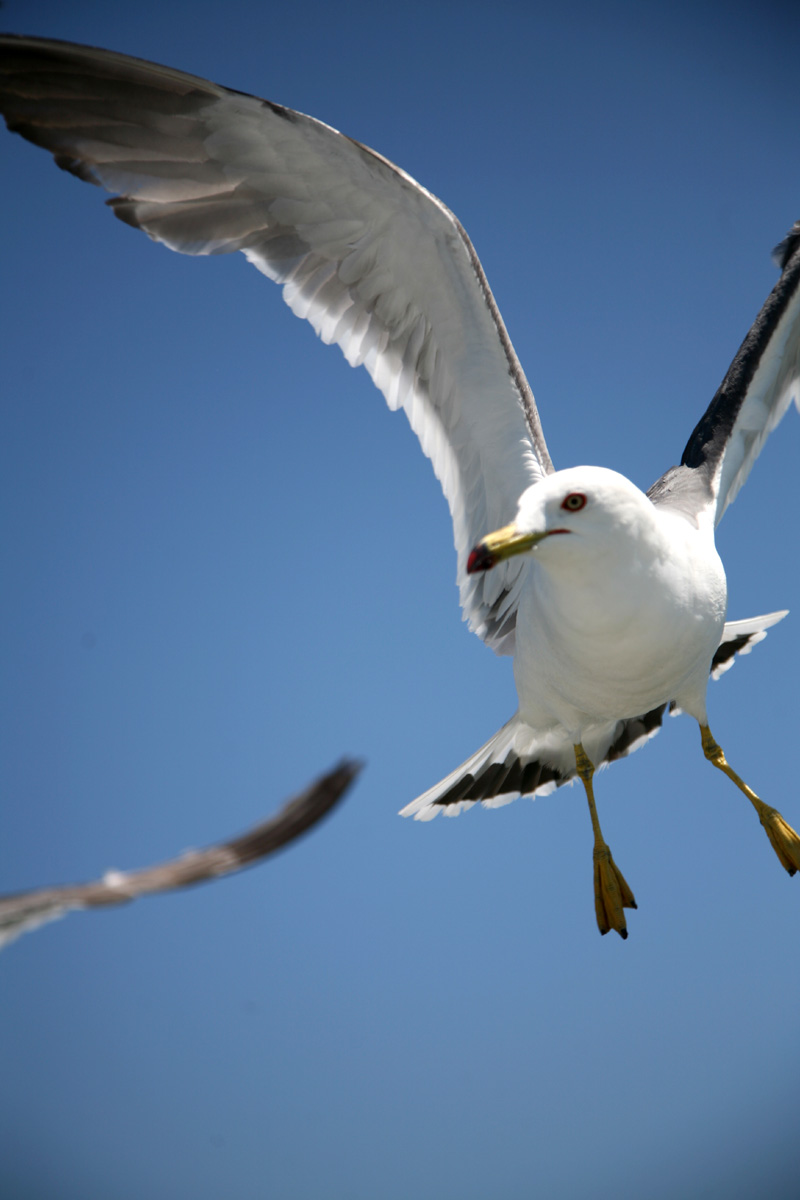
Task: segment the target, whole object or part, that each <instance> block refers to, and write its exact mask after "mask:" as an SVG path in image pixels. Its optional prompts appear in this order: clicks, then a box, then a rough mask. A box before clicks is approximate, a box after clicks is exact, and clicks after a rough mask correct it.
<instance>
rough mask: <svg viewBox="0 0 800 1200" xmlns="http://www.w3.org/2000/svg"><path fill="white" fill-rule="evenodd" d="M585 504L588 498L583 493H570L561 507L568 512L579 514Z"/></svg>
mask: <svg viewBox="0 0 800 1200" xmlns="http://www.w3.org/2000/svg"><path fill="white" fill-rule="evenodd" d="M585 503H586V497H585V496H584V494H583V492H570V494H569V495H568V496H565V497H564V499H563V500H562V501H561V507H562V508H565V509H566V510H567V512H579V511H580V510H581V509H582V508H583V506H584V504H585Z"/></svg>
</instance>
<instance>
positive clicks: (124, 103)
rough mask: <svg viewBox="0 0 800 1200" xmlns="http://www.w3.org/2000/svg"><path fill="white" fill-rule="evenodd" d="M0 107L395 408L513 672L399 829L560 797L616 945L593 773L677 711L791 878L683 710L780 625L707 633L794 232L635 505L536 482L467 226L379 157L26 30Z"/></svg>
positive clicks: (563, 481) (787, 841)
mask: <svg viewBox="0 0 800 1200" xmlns="http://www.w3.org/2000/svg"><path fill="white" fill-rule="evenodd" d="M0 109H1V110H2V112H3V115H4V117H5V120H6V123H7V125H8V128H9V129H10V130H11V131H12V132H15V133H18V134H21V135H22V136H23V137H25V138H27V139H28V140H29V141H31V142H33V143H35V144H36V145H38V146H42V147H44V148H45V149H46V150H48V151H49V152H50V153H51V154H52V155H53V157H54V159H55V162H56V163H57V165H58V166H59V167H61V168H63V169H64V170H66V171H69V172H71V173H72V174H73V175H76V176H77V177H78V178H79V179H82V180H84V181H85V182H87V183H92V184H95V185H99V186H100V187H103V188H105V189H106V190H107V191H108V192H110V193H112V198H111V199H109V200H108V201H107V203H108V205H109V206H110V207H111V210H112V212H113V213H114V215H115V216H116V217H118V218H119V219H120V220H121V221H124V222H126V223H127V224H128V225H131V226H133V227H134V228H136V229H141V230H144V232H145V233H147V234H148V235H149V236H150V237H151V238H152V239H153V240H155V241H157V242H162V243H163V244H164V245H166V246H167V247H169V248H170V249H171V250H176V251H178V252H180V253H182V254H194V255H205V254H227V253H230V252H231V251H234V250H241V251H242V253H243V254H244V255H245V257H246V258H247V259H248V260H249V261H250V262H251V263H252V264H253V265H254V266H255V267H257V268H258V270H259V271H261V272H262V273H263V274H264V275H266V276H267V277H268V278H269V279H272V280H274V281H275V282H276V283H279V284H280V285H281V286H282V288H283V297H284V299H285V301H286V302H287V304H288V305H289V307H290V308H291V309H292V311H293V312H295V313H296V314H297V315H298V316H300V317H304V318H306V319H307V320H308V321H310V322H311V324H312V326H313V327H314V329H315V330H316V332H317V333H318V335H319V336H320V337H321V338H322V340H323V341H324V342H326V343H331V342H335V343H336V344H338V345H339V346H340V348H341V349H342V351H343V353H344V355H345V357H346V359H347V361H348V362H349V363H350V364H351V365H353V366H359V365H363V366H364V367H366V369H367V371H368V372H369V374H370V375H371V377H372V379H373V381H374V383H375V384H376V386H377V387H378V388H379V389H380V391H381V392H383V395H384V396H385V398H386V401H387V402H388V404H389V406H390V408H392V409H398V408H402V409H403V410H404V411H405V413H406V416H407V417H408V420H409V422H410V424H411V427H412V429H413V430H414V432H415V433H416V434H417V436H418V438H419V441H420V444H421V446H422V449H423V451H424V453H425V454H426V455H427V456H428V458H430V460H431V462H432V465H433V469H434V471H435V473H436V475H437V477H438V479H439V481H440V483H441V485H442V489H443V491H444V494H445V497H446V499H447V502H448V505H449V507H450V513H451V516H452V520H453V529H454V540H455V548H456V555H457V580H458V587H459V592H460V601H461V606H462V609H463V613H464V618H465V620H466V621H467V622H468V624H469V627H470V629H472V630H473V631H474V632H475V633H476V634H477V635H478V636H479V637H480V638H482V639H483V641H484V642H486V644H487V645H488V646H490V647H491V648H492V649H493V650H494V651H495V652H496V653H498V654H501V655H504V654H505V655H513V657H514V675H515V680H516V686H517V692H518V696H519V709H518V711H517V712H516V713H515V714H514V716H513V717H512V718H511V720H510V721H508V722H507V723H506V724H505V725H503V727H502V728H501V729H500V730H499V732H498V733H496V734H495V735H494V737H492V738H490V739H489V741H488V742H486V744H485V745H483V746H482V747H481V748H480V749H479V750H477V751H476V752H475V754H473V755H472V756H471V757H470V758H468V759H467V761H466V762H464V763H462V764H461V766H460V767H458V768H457V769H456V770H455V771H453V772H452V773H451V774H450V775H448V776H447V777H446V778H445V779H443V780H442V781H441V782H440V783H438V784H436V785H435V786H434V787H432V788H430V789H429V790H428V791H426V792H425V793H424V794H423V795H421V796H419V797H418V798H417V799H416V800H414V801H413V802H412V803H411V804H409V805H407V807H405V808H404V809H403V810H402V814H403V815H404V816H412V815H413V816H414V817H416V818H417V819H419V820H428V819H430V818H431V817H433V816H435V815H436V814H437V813H439V812H445V813H447V814H449V815H456V814H458V813H459V812H461V811H462V810H464V809H466V808H469V807H471V806H472V805H473V804H476V803H481V804H483V805H484V806H485V807H487V808H492V807H496V806H499V805H501V804H506V803H508V802H509V801H511V800H514V799H516V798H517V797H518V796H520V795H529V796H535V795H537V794H538V795H541V794H544V793H547V792H550V791H552V790H553V789H554V788H556V787H559V786H560V785H562V784H565V783H568V782H572V781H574V780H576V779H580V781H581V783H582V785H583V788H584V790H585V794H586V799H587V802H588V806H589V813H590V817H591V822H592V829H593V834H594V850H593V863H594V893H595V912H596V918H597V924H598V928H599V930H600V932H601V934H605V933H607V932H608V931H609V930H610V929H614V930H616V932H617V933H618V934H619V935H620V936H621V937H623V938H625V937H627V932H628V931H627V924H626V916H625V909H632V908H635V907H636V902H635V899H634V896H633V892H632V891H631V888H630V887H629V885H628V883H627V882H626V880H625V877H624V876H623V874H622V872H621V871H620V870H619V868H618V867H617V865H616V863H615V861H614V859H613V856H612V854H611V851H610V849H609V847H608V844H607V843H606V841H605V839H604V837H603V834H602V830H601V827H600V821H599V818H598V814H597V807H596V803H595V796H594V784H593V777H594V774H595V771H596V770H597V768H599V767H601V766H603V765H605V764H607V763H610V762H612V761H614V760H615V759H617V758H620V757H622V756H623V755H627V754H629V753H631V752H632V751H633V750H635V749H637V748H638V747H639V746H641V745H642V744H643V743H644V742H645V741H646V740H647V739H648V738H649V737H651V736H652V735H653V734H654V733H656V732H657V730H658V728H659V727H660V725H661V721H662V717H663V715H664V713H665V711H667V709H670V710H672V711H678V710H680V711H683V712H685V713H687V714H688V715H689V716H691V717H693V718H694V719H695V720H696V721H697V723H698V725H699V728H700V737H701V746H702V750H703V754H704V756H705V757H706V759H708V761H709V762H710V763H711V764H712V765H713V766H714V767H716V768H717V769H718V770H720V771H722V772H724V774H725V775H727V776H728V778H729V779H730V780H731V781H732V782H733V783H734V784H735V785H736V787H737V788H738V789H739V790H740V791H741V792H743V793H744V795H745V796H746V797H747V798H748V800H749V801H750V802H751V804H752V805H753V807H754V808H755V811H756V813H757V815H758V817H759V819H760V821H761V824H762V825H763V827H764V829H765V831H766V833H767V836H768V838H769V841H770V843H771V845H772V846H773V848H774V850H775V852H776V854H777V856H778V858H779V860H780V862H781V863H782V865H783V866H784V867H785V868H786V870H787V871H788V872H789V874H794V873H795V872H796V871H797V870H798V869H800V837H798V835H797V833H796V832H795V831H794V830H793V829H792V828H791V826H789V825H788V824H787V822H786V821H785V820H784V819H783V817H782V816H781V814H780V813H779V812H777V811H776V809H774V808H772V807H771V806H769V805H768V804H766V803H764V801H762V800H761V799H760V797H759V796H758V795H757V794H756V793H755V792H754V791H753V790H752V789H751V788H750V787H749V786H748V785H747V784H746V783H745V782H744V781H743V780H742V779H741V778H740V777H739V776H738V775H737V774H736V772H735V771H734V770H733V768H732V767H731V766H730V765H729V763H728V761H727V759H726V757H725V754H724V753H723V751H722V749H721V747H720V745H719V744H718V743H717V741H716V740H715V738H714V737H713V735H712V733H711V730H710V728H709V724H708V714H707V709H706V689H707V685H708V680H709V678H710V676H712V675H718V674H721V673H722V671H724V670H725V669H726V668H727V667H729V666H730V665H731V663H732V662H733V658H734V656H735V655H736V654H737V653H742V652H746V651H748V650H749V649H750V648H751V647H752V646H753V645H755V644H756V643H757V642H758V641H760V640H762V639H763V638H764V636H765V635H766V631H767V629H768V628H769V627H770V626H772V625H774V624H775V623H776V622H777V621H779V620H781V619H782V617H784V616H785V615H786V614H785V612H776V613H770V614H767V615H764V616H761V617H756V618H753V619H751V620H747V621H735V622H728V623H726V619H725V618H726V609H727V587H726V581H725V572H724V569H723V566H722V563H721V561H720V559H719V556H718V554H717V551H716V549H715V545H714V530H715V527H716V525H717V523H718V522H719V520H720V518H721V517H722V515H723V513H724V512H725V509H726V508H727V506H728V505H729V504H730V502H731V501H732V500H733V499H734V497H735V495H736V493H737V492H738V490H739V488H740V487H741V486H742V484H743V483H744V481H745V479H746V478H747V475H748V474H749V471H750V468H751V467H752V465H753V462H754V461H755V459H756V457H757V455H758V454H759V452H760V451H761V448H762V446H763V445H764V442H765V440H766V438H767V436H768V434H769V433H771V431H772V430H773V429H774V428H775V427H776V426H777V425H778V423H779V422H780V420H781V419H782V417H783V416H784V414H785V412H786V410H787V409H788V408H789V406H790V404H791V403H792V401H794V403H795V405H796V406H797V407H798V410H800V287H799V284H800V222H798V223H797V224H795V225H794V227H793V228H792V230H791V231H790V233H789V234H788V236H787V237H786V238H785V239H784V241H783V242H782V243H781V244H780V246H779V247H778V248H777V250H776V252H775V255H776V260H777V265H778V266H779V268H780V270H781V275H780V278H779V280H778V282H777V284H776V286H775V288H774V289H773V291H772V293H771V294H770V296H769V297H768V299H767V301H766V303H765V304H764V306H763V308H762V309H761V312H760V313H759V315H758V317H757V318H756V321H755V323H754V325H753V327H752V329H751V330H750V332H749V333H748V335H747V337H746V338H745V340H744V342H743V343H742V346H741V348H740V349H739V351H738V353H737V354H736V357H735V358H734V360H733V363H732V365H731V367H730V369H729V370H728V373H727V374H726V376H725V378H724V380H723V382H722V384H721V386H720V388H719V390H718V391H717V393H716V395H715V396H714V398H713V399H712V401H711V403H710V405H709V407H708V409H707V410H706V412H705V414H704V415H703V417H702V418H701V420H700V422H699V423H698V425H697V426H696V428H695V429H694V431H693V433H692V434H691V437H690V438H689V441H688V443H687V445H686V449H685V450H684V452H683V456H682V458H681V461H680V464H679V465H678V466H672V467H670V468H669V470H667V471H666V473H665V474H664V475H662V476H661V478H660V479H658V480H657V481H656V482H655V483H654V484H653V486H652V487H651V488H650V489H649V491H648V492H647V493H644V492H642V491H640V490H639V488H637V487H636V486H634V484H633V483H631V482H630V481H629V480H628V479H626V478H625V477H624V476H623V475H620V474H618V473H617V472H615V471H611V470H608V469H606V468H603V467H599V466H576V467H569V468H567V469H565V470H555V468H554V466H553V463H552V461H551V459H550V455H549V453H548V450H547V445H546V442H545V438H544V433H543V431H542V425H541V421H540V419H539V414H538V411H537V408H536V404H535V402H534V398H533V394H532V392H531V389H530V387H529V385H528V382H527V380H526V378H525V375H524V374H523V371H522V367H521V366H520V363H519V361H518V359H517V356H516V354H515V352H514V349H513V347H512V345H511V341H510V339H509V336H508V333H507V332H506V328H505V325H504V324H503V320H502V317H501V316H500V312H499V310H498V308H497V305H496V303H495V300H494V297H493V296H492V293H491V291H490V288H489V285H488V283H487V280H486V277H485V275H484V273H483V269H482V267H481V264H480V262H479V260H478V257H477V255H476V253H475V250H474V248H473V246H472V243H471V242H470V240H469V238H468V236H467V234H466V232H465V231H464V229H463V228H462V226H461V224H460V223H459V221H458V220H457V218H456V217H455V216H454V215H453V213H452V212H450V210H449V209H448V208H446V207H445V205H444V204H442V202H441V201H440V200H438V199H437V198H436V197H435V196H433V195H432V194H431V193H430V192H428V191H427V190H426V189H425V188H424V187H422V186H421V185H420V184H418V183H417V182H416V181H415V180H414V179H412V178H411V177H410V176H409V175H407V174H406V172H405V171H403V170H401V169H400V168H399V167H397V166H395V165H394V164H393V163H391V162H389V160H388V159H386V158H384V157H383V156H382V155H380V154H378V153H376V152H375V151H373V150H370V149H368V148H367V147H366V146H363V145H361V144H360V143H359V142H357V141H354V140H352V139H351V138H348V137H345V136H344V135H342V134H340V133H339V132H337V131H336V130H335V129H332V128H330V126H328V125H324V124H323V123H322V122H320V121H317V120H315V119H314V118H312V117H309V116H305V115H303V114H302V113H299V112H295V111H293V110H292V109H288V108H284V107H282V106H281V105H279V104H274V103H271V102H270V101H268V100H261V99H258V98H257V97H254V96H250V95H246V94H243V93H240V92H236V91H232V90H229V89H227V88H224V87H220V86H218V85H217V84H214V83H211V82H209V81H207V80H205V79H201V78H198V77H195V76H192V75H187V74H184V73H183V72H180V71H176V70H171V69H170V68H167V67H162V66H158V65H156V64H153V63H149V62H145V61H142V60H140V59H135V58H130V57H127V56H125V55H121V54H116V53H112V52H109V51H105V50H98V49H93V48H90V47H84V46H77V45H71V44H69V43H63V42H56V41H47V40H42V39H38V38H27V37H15V36H8V37H3V38H2V39H0Z"/></svg>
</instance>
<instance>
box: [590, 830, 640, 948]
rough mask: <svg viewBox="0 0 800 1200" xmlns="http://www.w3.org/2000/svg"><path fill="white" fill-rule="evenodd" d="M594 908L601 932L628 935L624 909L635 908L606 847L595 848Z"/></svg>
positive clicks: (623, 878)
mask: <svg viewBox="0 0 800 1200" xmlns="http://www.w3.org/2000/svg"><path fill="white" fill-rule="evenodd" d="M593 857H594V910H595V914H596V915H597V928H598V929H599V930H600V932H601V934H606V933H608V931H609V929H616V931H617V933H618V934H619V936H620V937H621V938H626V937H627V936H628V926H627V923H626V921H625V913H624V911H623V910H624V909H626V908H636V901H635V899H634V896H633V892H632V891H631V889H630V888H629V887H628V884H627V882H626V880H625V876H624V875H623V874H622V872H621V871H620V869H619V867H618V866H617V864H616V863H615V862H614V859H613V858H612V857H611V851H610V850H609V848H608V846H606V845H605V843H603V844H602V845H599V846H595V848H594V855H593Z"/></svg>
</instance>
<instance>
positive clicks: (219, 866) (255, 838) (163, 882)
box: [0, 760, 361, 950]
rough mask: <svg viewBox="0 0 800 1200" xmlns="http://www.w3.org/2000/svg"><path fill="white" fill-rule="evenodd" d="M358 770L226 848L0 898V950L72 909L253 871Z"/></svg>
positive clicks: (348, 766) (313, 789)
mask: <svg viewBox="0 0 800 1200" xmlns="http://www.w3.org/2000/svg"><path fill="white" fill-rule="evenodd" d="M360 769H361V766H360V764H359V763H357V762H353V761H347V760H345V761H344V762H341V763H340V764H339V766H338V767H334V769H333V770H332V771H329V772H328V773H327V775H323V776H322V777H321V778H319V779H317V780H316V781H315V782H314V783H312V784H311V786H310V787H309V788H306V790H305V791H304V792H302V793H301V794H300V795H299V796H295V797H294V799H293V800H290V801H289V802H288V803H287V804H285V805H284V806H283V808H282V809H281V810H280V812H278V813H276V815H275V816H274V817H270V819H269V820H268V821H264V822H262V824H260V825H256V826H255V827H254V828H253V829H249V830H248V831H247V833H243V834H241V835H240V836H239V837H236V838H233V839H232V840H231V841H229V842H220V843H219V844H217V845H215V846H208V847H207V848H206V849H205V850H188V851H187V852H186V853H185V854H182V855H181V856H180V858H173V859H170V861H169V862H163V863H158V864H157V865H156V866H154V867H143V868H141V869H140V870H138V871H107V872H106V873H105V875H104V876H103V878H102V879H98V880H96V881H95V882H94V883H73V884H64V885H62V886H60V887H49V888H37V889H36V890H35V891H30V892H20V893H18V894H17V895H13V896H0V950H2V949H3V948H4V947H5V946H7V945H8V944H9V943H10V942H13V941H14V939H15V938H18V937H19V936H20V935H21V934H23V933H31V932H32V931H33V930H34V929H38V928H39V927H40V926H41V925H45V924H46V923H47V922H48V921H56V920H58V919H59V918H60V917H64V916H66V915H67V913H69V912H74V911H75V910H76V909H82V908H108V907H109V905H115V904H127V903H128V902H129V901H131V900H136V899H138V897H139V896H154V895H156V894H158V893H159V892H171V891H175V889H176V888H184V887H190V886H193V885H194V884H196V883H206V882H209V881H211V880H212V879H220V878H221V877H222V876H223V875H231V874H233V873H234V872H236V871H241V870H243V869H244V868H245V867H252V866H254V865H255V864H256V863H257V862H260V861H261V859H263V858H266V857H267V856H268V855H269V854H274V852H275V851H276V850H279V849H280V848H281V847H282V846H286V845H288V843H289V842H293V841H294V840H295V839H296V838H298V837H301V836H302V834H304V833H305V832H306V831H307V830H308V829H310V828H311V827H312V826H313V825H316V823H317V822H318V821H320V820H322V818H323V817H324V816H325V815H326V814H327V813H329V812H330V811H331V809H332V808H333V807H334V806H335V805H336V804H338V803H339V801H340V800H341V799H342V797H343V796H344V794H345V792H346V791H347V789H348V788H349V787H350V785H351V784H352V782H353V780H354V779H355V778H356V776H357V775H358V772H359V771H360Z"/></svg>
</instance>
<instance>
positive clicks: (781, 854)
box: [758, 803, 800, 875]
mask: <svg viewBox="0 0 800 1200" xmlns="http://www.w3.org/2000/svg"><path fill="white" fill-rule="evenodd" d="M758 816H759V820H760V821H761V824H762V825H763V826H764V830H765V832H766V835H767V837H768V838H769V840H770V843H771V845H772V849H773V850H774V851H775V853H776V854H777V856H778V858H779V859H780V860H781V864H782V865H783V866H784V867H785V868H786V870H787V871H788V872H789V874H790V875H794V874H795V872H796V871H800V836H798V834H797V833H796V832H795V831H794V829H792V827H791V825H790V824H789V822H788V821H785V820H784V819H783V817H782V816H781V814H780V813H779V812H778V810H777V808H770V806H769V805H768V804H763V803H762V806H761V808H760V809H759V811H758Z"/></svg>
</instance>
